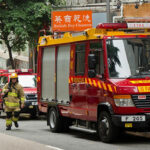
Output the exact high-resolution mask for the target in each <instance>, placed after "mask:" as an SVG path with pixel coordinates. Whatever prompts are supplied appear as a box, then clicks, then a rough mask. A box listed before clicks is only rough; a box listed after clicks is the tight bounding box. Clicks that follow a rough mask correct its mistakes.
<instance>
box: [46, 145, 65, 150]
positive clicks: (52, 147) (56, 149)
mask: <svg viewBox="0 0 150 150" xmlns="http://www.w3.org/2000/svg"><path fill="white" fill-rule="evenodd" d="M46 147H48V148H51V149H53V150H63V149H61V148H58V147H54V146H50V145H46Z"/></svg>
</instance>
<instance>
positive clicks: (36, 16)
mask: <svg viewBox="0 0 150 150" xmlns="http://www.w3.org/2000/svg"><path fill="white" fill-rule="evenodd" d="M62 3H63V1H61V0H0V40H1V41H3V42H4V43H5V44H6V46H7V48H8V52H9V57H10V62H11V65H12V68H14V67H15V66H14V63H13V58H12V50H13V51H23V50H24V49H25V45H26V43H27V42H28V43H30V45H31V46H33V45H34V44H35V43H36V42H35V40H37V38H38V32H39V30H40V29H42V28H43V27H44V26H48V25H49V24H50V19H51V10H52V5H56V6H57V5H61V4H62Z"/></svg>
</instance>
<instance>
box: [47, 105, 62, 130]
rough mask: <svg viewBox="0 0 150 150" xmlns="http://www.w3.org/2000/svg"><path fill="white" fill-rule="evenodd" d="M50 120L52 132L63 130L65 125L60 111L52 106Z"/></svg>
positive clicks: (49, 114)
mask: <svg viewBox="0 0 150 150" xmlns="http://www.w3.org/2000/svg"><path fill="white" fill-rule="evenodd" d="M48 120H49V126H50V130H51V131H52V132H61V131H62V127H63V123H62V118H61V116H60V115H59V112H58V111H57V110H56V108H54V107H52V108H50V110H49V113H48Z"/></svg>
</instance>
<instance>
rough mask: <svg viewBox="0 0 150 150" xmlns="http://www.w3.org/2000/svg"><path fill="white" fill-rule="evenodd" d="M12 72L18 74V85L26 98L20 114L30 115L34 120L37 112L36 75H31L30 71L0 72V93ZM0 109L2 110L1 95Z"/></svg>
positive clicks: (0, 99) (0, 100) (0, 98)
mask: <svg viewBox="0 0 150 150" xmlns="http://www.w3.org/2000/svg"><path fill="white" fill-rule="evenodd" d="M13 72H16V73H17V74H18V80H19V83H20V84H21V85H22V87H23V88H24V93H25V97H26V100H25V107H24V108H23V109H22V110H21V113H30V115H31V117H33V118H34V117H36V115H37V112H38V103H37V84H36V74H35V73H33V71H32V69H16V70H0V91H2V88H3V86H4V85H5V84H6V83H7V82H9V81H10V75H11V73H13ZM0 109H1V110H2V109H3V100H2V95H1V94H0Z"/></svg>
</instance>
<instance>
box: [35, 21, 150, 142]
mask: <svg viewBox="0 0 150 150" xmlns="http://www.w3.org/2000/svg"><path fill="white" fill-rule="evenodd" d="M37 81H38V86H37V87H38V104H39V109H40V111H42V112H45V113H47V116H48V117H47V124H48V125H49V126H50V130H51V131H52V132H60V131H63V130H66V129H68V127H69V126H70V125H73V124H76V125H79V126H84V127H86V128H88V129H95V130H97V132H98V134H99V136H100V139H101V140H102V141H103V142H111V141H113V140H115V139H116V138H117V137H118V135H119V133H120V131H122V130H135V131H149V130H150V24H146V23H103V24H99V25H97V27H96V28H92V29H87V30H86V31H84V32H83V33H82V34H81V35H77V36H73V35H72V34H71V33H69V32H68V33H65V34H64V35H63V36H62V37H59V38H56V37H53V36H42V37H40V38H39V45H38V74H37Z"/></svg>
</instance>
